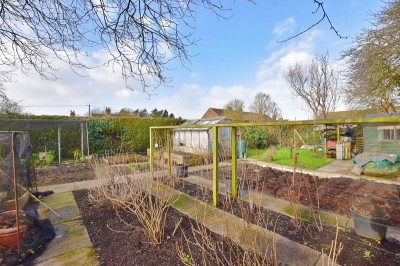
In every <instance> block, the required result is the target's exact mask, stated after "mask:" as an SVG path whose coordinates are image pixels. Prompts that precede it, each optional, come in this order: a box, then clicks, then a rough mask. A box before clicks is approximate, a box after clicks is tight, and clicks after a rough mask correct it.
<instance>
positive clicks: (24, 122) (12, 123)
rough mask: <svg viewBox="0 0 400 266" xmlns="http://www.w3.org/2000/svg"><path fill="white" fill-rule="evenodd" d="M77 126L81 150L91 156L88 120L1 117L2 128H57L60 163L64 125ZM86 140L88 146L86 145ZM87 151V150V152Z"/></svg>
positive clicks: (0, 124) (0, 125) (9, 129)
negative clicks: (79, 133)
mask: <svg viewBox="0 0 400 266" xmlns="http://www.w3.org/2000/svg"><path fill="white" fill-rule="evenodd" d="M71 126H74V127H77V126H79V127H80V129H81V152H82V154H83V155H87V156H89V131H88V120H60V119H59V120H55V119H9V118H0V130H6V131H13V130H21V131H22V130H35V129H46V128H57V148H58V163H61V129H62V128H63V127H71ZM85 140H86V147H85V145H84V143H85ZM85 151H86V152H85Z"/></svg>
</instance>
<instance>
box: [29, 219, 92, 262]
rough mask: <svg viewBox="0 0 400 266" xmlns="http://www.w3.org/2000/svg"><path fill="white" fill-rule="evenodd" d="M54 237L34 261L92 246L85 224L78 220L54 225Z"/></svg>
mask: <svg viewBox="0 0 400 266" xmlns="http://www.w3.org/2000/svg"><path fill="white" fill-rule="evenodd" d="M54 231H55V233H56V236H55V238H54V239H53V240H52V241H51V242H50V243H49V245H48V246H47V249H46V250H45V251H44V253H43V254H42V255H41V256H40V257H39V258H37V260H36V262H42V261H45V260H48V259H50V258H53V257H58V256H61V255H63V254H66V253H69V252H71V251H75V250H77V249H80V248H83V247H86V248H89V247H91V246H92V243H91V242H90V239H89V235H88V233H87V231H86V228H85V226H84V225H83V224H82V223H81V221H80V220H77V221H70V222H64V223H60V224H56V225H54Z"/></svg>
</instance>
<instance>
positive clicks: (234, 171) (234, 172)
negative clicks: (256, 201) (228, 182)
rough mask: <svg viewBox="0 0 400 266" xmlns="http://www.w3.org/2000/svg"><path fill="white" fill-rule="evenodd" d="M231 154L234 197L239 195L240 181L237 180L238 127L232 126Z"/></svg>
mask: <svg viewBox="0 0 400 266" xmlns="http://www.w3.org/2000/svg"><path fill="white" fill-rule="evenodd" d="M231 131H232V134H231V154H232V198H237V197H238V182H237V152H236V147H237V128H236V127H232V128H231Z"/></svg>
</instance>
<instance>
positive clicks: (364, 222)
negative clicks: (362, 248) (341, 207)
mask: <svg viewBox="0 0 400 266" xmlns="http://www.w3.org/2000/svg"><path fill="white" fill-rule="evenodd" d="M350 212H351V216H352V217H353V221H354V229H355V230H356V233H357V235H360V236H363V237H367V238H371V239H379V240H382V239H384V238H385V237H386V231H387V225H388V224H389V220H390V215H389V214H388V215H386V216H385V217H383V218H371V217H367V216H364V215H361V214H359V213H357V212H355V211H354V210H353V208H350Z"/></svg>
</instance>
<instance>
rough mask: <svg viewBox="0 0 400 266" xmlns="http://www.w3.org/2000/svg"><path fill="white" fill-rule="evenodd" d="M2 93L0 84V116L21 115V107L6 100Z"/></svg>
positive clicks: (2, 89)
mask: <svg viewBox="0 0 400 266" xmlns="http://www.w3.org/2000/svg"><path fill="white" fill-rule="evenodd" d="M4 91H5V90H4V85H3V84H1V83H0V115H11V114H20V113H22V106H21V105H20V104H19V103H18V102H16V101H13V100H11V99H10V98H8V97H7V95H6V94H5V92H4Z"/></svg>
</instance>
